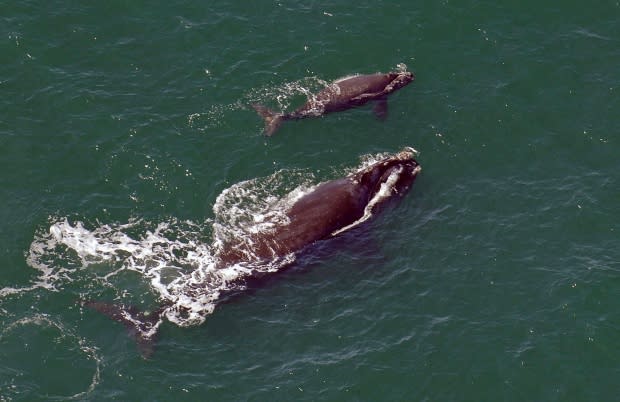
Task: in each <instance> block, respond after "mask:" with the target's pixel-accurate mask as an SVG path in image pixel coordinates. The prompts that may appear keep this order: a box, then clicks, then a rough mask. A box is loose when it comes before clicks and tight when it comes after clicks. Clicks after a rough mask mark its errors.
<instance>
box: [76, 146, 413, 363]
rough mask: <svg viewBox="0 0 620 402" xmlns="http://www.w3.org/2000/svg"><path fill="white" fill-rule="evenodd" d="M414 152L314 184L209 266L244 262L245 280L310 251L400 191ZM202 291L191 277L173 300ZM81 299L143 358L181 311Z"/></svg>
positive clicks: (169, 305)
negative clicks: (119, 329)
mask: <svg viewBox="0 0 620 402" xmlns="http://www.w3.org/2000/svg"><path fill="white" fill-rule="evenodd" d="M415 155H416V152H415V150H414V149H413V148H405V149H404V150H402V151H401V152H398V153H395V154H389V155H385V156H383V157H382V158H380V159H379V160H377V161H375V162H374V163H371V164H369V165H367V166H364V167H362V168H360V169H358V170H357V171H355V172H353V173H351V174H349V175H347V176H345V177H341V178H338V179H335V180H331V181H327V182H323V183H321V184H318V185H317V186H315V187H314V188H312V189H311V190H309V191H307V192H306V193H305V195H303V196H301V197H299V198H297V199H296V200H295V201H294V202H292V203H291V205H290V206H289V207H287V208H286V210H285V211H283V216H284V217H285V219H278V220H277V221H276V222H274V223H273V226H272V227H271V228H270V229H269V230H266V231H263V232H248V234H247V237H248V238H238V239H231V240H228V241H227V242H224V244H221V245H219V246H218V247H216V248H215V249H216V251H215V255H214V257H215V261H216V263H215V264H216V265H215V269H216V270H226V269H228V268H230V267H233V266H239V267H250V269H247V272H248V277H247V278H246V279H248V280H250V279H252V278H253V277H254V275H260V276H263V275H265V274H266V273H268V272H273V271H260V270H259V271H258V272H257V271H256V270H255V269H252V267H256V266H257V265H259V264H261V263H263V262H264V263H267V262H269V261H273V260H276V259H278V258H282V257H285V256H290V255H296V254H298V253H300V252H302V251H304V250H308V251H311V250H309V249H308V247H309V246H311V245H312V244H314V243H316V242H318V241H322V240H326V239H329V238H332V237H335V236H338V235H339V234H340V233H343V232H345V231H347V230H349V229H351V228H353V227H356V226H358V225H359V224H361V223H363V222H365V221H366V220H368V219H370V218H371V217H373V216H374V213H375V212H376V211H377V210H378V207H379V206H380V205H383V204H384V203H385V202H386V201H388V200H391V199H394V198H400V197H402V196H403V195H404V194H406V192H407V191H408V190H409V189H410V187H411V185H412V183H413V182H414V180H415V178H416V177H417V175H418V173H419V172H420V171H421V167H420V165H419V164H418V162H417V161H416V160H415ZM244 269H245V268H244ZM224 272H225V271H224ZM205 292H206V289H205V287H204V285H201V284H200V283H192V284H191V285H189V286H188V288H186V289H185V290H184V291H183V292H181V295H179V296H175V297H176V298H177V300H178V298H183V297H185V298H187V297H195V298H200V297H201V295H204V294H205ZM83 304H84V305H85V306H87V307H90V308H92V309H94V310H96V311H99V312H101V313H103V314H105V315H106V316H108V317H109V318H111V319H113V320H115V321H118V322H120V323H122V324H123V325H124V326H125V327H126V328H127V330H128V331H129V333H130V335H131V336H132V337H133V338H134V339H135V340H136V341H137V344H138V348H139V350H140V352H141V354H142V356H143V357H145V358H147V357H149V356H150V355H151V354H152V352H153V342H154V340H155V337H156V334H157V330H158V327H159V325H160V324H161V323H162V321H163V320H162V317H164V316H166V314H167V312H168V311H175V312H179V311H181V312H183V311H184V310H183V309H184V308H185V307H184V306H183V305H177V304H175V300H174V299H168V298H166V299H165V300H164V301H163V303H161V306H160V307H159V308H158V309H157V310H155V311H153V312H151V313H145V312H141V311H139V310H137V309H136V308H134V307H132V306H124V305H118V304H109V303H105V302H100V301H85V302H83Z"/></svg>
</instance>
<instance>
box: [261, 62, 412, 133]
mask: <svg viewBox="0 0 620 402" xmlns="http://www.w3.org/2000/svg"><path fill="white" fill-rule="evenodd" d="M414 78H415V77H414V75H413V73H412V72H409V71H404V72H389V73H385V74H383V73H377V74H369V75H354V76H350V77H344V78H341V79H339V80H336V81H334V82H332V83H331V84H329V85H328V86H327V87H326V88H325V89H323V90H322V91H320V92H319V93H317V94H316V95H311V96H310V98H309V99H308V101H307V102H306V103H305V104H304V105H303V106H301V107H300V108H299V109H297V110H295V111H293V112H291V113H276V112H274V111H272V110H270V109H268V108H267V107H265V106H262V105H258V104H253V105H252V107H253V108H254V109H255V110H256V111H257V112H258V114H259V115H260V116H261V117H263V119H264V120H265V129H264V133H265V135H267V136H271V135H273V134H274V133H275V132H276V130H277V129H278V128H279V127H280V125H281V124H282V122H283V121H284V120H294V119H303V118H306V117H316V116H322V115H324V114H327V113H333V112H339V111H342V110H347V109H351V108H354V107H358V106H361V105H364V104H366V103H368V102H370V101H376V102H377V103H376V105H375V108H374V111H375V114H376V115H377V116H378V117H380V118H382V119H383V118H385V116H386V115H387V96H388V95H389V94H391V93H392V92H394V91H396V90H398V89H400V88H402V87H404V86H406V85H407V84H409V83H410V82H411V81H413V80H414Z"/></svg>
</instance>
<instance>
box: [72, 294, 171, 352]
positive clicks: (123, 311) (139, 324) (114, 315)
mask: <svg viewBox="0 0 620 402" xmlns="http://www.w3.org/2000/svg"><path fill="white" fill-rule="evenodd" d="M81 303H82V305H83V306H86V307H88V308H91V309H93V310H96V311H98V312H100V313H101V314H103V315H105V316H106V317H108V318H111V319H112V320H114V321H117V322H120V323H121V324H123V326H125V328H126V329H127V332H128V334H129V336H130V337H131V338H133V339H134V340H135V341H136V344H137V346H138V350H139V351H140V355H142V357H143V358H144V359H148V358H150V357H151V355H152V354H153V351H154V348H155V346H154V344H155V340H156V339H155V338H156V333H157V327H158V326H159V324H160V323H161V315H162V312H163V308H160V309H159V310H157V311H155V312H152V313H146V312H140V311H138V310H137V309H136V308H135V307H126V306H123V305H118V304H112V303H104V302H98V301H82V302H81Z"/></svg>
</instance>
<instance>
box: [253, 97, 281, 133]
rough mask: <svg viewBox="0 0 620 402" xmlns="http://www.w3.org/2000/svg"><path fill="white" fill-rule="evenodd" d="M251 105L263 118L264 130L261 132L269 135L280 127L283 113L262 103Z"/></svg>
mask: <svg viewBox="0 0 620 402" xmlns="http://www.w3.org/2000/svg"><path fill="white" fill-rule="evenodd" d="M252 107H253V108H254V110H256V112H257V113H258V114H259V116H261V117H262V118H263V119H264V120H265V130H264V131H263V132H264V133H265V135H266V136H268V137H271V136H272V135H273V134H274V133H275V132H276V130H277V129H278V128H280V125H281V124H282V121H284V115H283V114H281V113H276V112H274V111H272V110H270V109H269V108H267V107H265V106H263V105H258V104H254V105H252Z"/></svg>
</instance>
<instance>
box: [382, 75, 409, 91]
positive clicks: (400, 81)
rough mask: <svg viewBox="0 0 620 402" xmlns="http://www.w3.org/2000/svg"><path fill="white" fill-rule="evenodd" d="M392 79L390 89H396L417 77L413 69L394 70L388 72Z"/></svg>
mask: <svg viewBox="0 0 620 402" xmlns="http://www.w3.org/2000/svg"><path fill="white" fill-rule="evenodd" d="M387 75H388V77H389V80H390V83H389V88H390V91H396V90H397V89H400V88H402V87H404V86H406V85H408V84H409V83H410V82H411V81H413V80H414V79H415V76H414V75H413V73H412V72H411V71H392V72H390V73H388V74H387Z"/></svg>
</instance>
